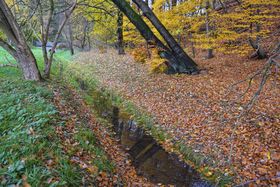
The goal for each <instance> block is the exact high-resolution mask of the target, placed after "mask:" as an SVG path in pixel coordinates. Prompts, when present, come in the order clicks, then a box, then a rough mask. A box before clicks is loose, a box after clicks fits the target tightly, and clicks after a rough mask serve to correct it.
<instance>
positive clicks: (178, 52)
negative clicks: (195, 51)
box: [133, 0, 197, 71]
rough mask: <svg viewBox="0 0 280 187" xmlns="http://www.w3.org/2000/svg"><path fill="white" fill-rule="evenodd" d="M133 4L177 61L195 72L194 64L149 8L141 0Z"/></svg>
mask: <svg viewBox="0 0 280 187" xmlns="http://www.w3.org/2000/svg"><path fill="white" fill-rule="evenodd" d="M133 2H134V3H135V4H136V5H137V6H138V7H139V8H140V9H141V10H142V12H143V14H144V16H146V17H147V18H148V19H149V20H150V22H151V23H152V24H153V25H154V27H155V28H156V29H157V31H158V32H159V33H160V34H161V36H162V37H163V38H164V40H165V41H166V43H167V45H168V46H169V48H170V49H171V51H172V52H173V53H174V55H175V57H176V58H177V60H178V61H181V63H184V64H185V66H186V68H187V69H189V70H191V71H197V68H196V66H197V65H196V63H195V62H194V61H193V60H192V59H191V58H190V57H189V56H188V55H187V54H186V52H185V51H184V50H183V49H182V47H181V46H180V45H179V44H178V43H177V41H176V40H175V39H174V37H173V36H172V35H171V34H170V33H169V32H168V30H167V29H166V28H165V27H164V25H163V24H162V23H161V22H160V20H159V19H158V18H157V17H156V15H155V14H154V13H153V11H152V10H151V9H150V7H149V6H148V5H147V4H146V3H144V2H143V1H142V0H133Z"/></svg>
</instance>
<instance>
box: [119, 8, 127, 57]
mask: <svg viewBox="0 0 280 187" xmlns="http://www.w3.org/2000/svg"><path fill="white" fill-rule="evenodd" d="M117 35H118V53H119V55H123V54H125V52H124V42H123V13H122V12H121V11H119V12H118V29H117Z"/></svg>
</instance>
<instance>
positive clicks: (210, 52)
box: [205, 1, 214, 59]
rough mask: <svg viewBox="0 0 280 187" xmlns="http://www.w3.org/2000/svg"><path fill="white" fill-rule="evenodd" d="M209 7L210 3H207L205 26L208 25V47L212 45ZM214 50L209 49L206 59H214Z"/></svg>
mask: <svg viewBox="0 0 280 187" xmlns="http://www.w3.org/2000/svg"><path fill="white" fill-rule="evenodd" d="M209 6H210V3H209V1H207V2H206V12H205V25H206V36H207V39H208V45H210V21H209ZM213 57H214V55H213V49H212V48H210V47H209V48H208V49H207V56H206V59H210V58H213Z"/></svg>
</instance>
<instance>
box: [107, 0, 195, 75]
mask: <svg viewBox="0 0 280 187" xmlns="http://www.w3.org/2000/svg"><path fill="white" fill-rule="evenodd" d="M112 2H113V3H114V4H115V5H116V6H117V7H118V8H119V9H120V10H121V11H122V12H123V13H124V14H125V15H126V16H127V17H128V19H129V20H130V21H131V22H132V24H134V25H135V27H136V28H137V30H138V31H139V32H140V34H141V35H142V36H143V37H144V38H145V40H146V41H147V42H148V43H149V44H150V45H156V46H157V49H158V51H159V55H160V56H161V57H162V58H164V59H166V60H167V65H168V67H169V70H170V73H189V74H191V73H194V72H197V71H198V70H197V68H196V64H195V63H194V64H193V65H192V66H190V67H188V66H186V64H185V62H183V61H182V60H180V58H178V57H177V55H175V53H174V51H171V50H170V49H169V48H168V47H166V46H165V45H164V44H163V43H162V42H161V41H160V40H159V39H158V38H157V37H156V36H155V34H154V33H153V32H152V31H151V29H150V28H149V26H148V25H147V24H146V23H145V21H144V20H143V19H142V18H141V16H139V15H138V14H137V13H136V12H135V11H134V10H133V9H132V8H131V6H130V5H129V3H127V2H126V1H123V0H112ZM144 4H145V3H144Z"/></svg>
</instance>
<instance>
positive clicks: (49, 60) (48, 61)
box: [41, 0, 77, 78]
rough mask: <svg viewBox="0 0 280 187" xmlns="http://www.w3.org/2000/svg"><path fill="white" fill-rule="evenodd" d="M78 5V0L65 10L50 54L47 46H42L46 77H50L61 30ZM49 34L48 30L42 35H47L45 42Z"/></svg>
mask: <svg viewBox="0 0 280 187" xmlns="http://www.w3.org/2000/svg"><path fill="white" fill-rule="evenodd" d="M50 1H52V0H50ZM76 5H77V1H75V2H74V3H73V4H72V6H71V7H70V9H69V11H68V12H65V16H64V19H63V20H62V23H61V24H60V25H59V28H58V31H57V33H56V35H55V39H54V42H53V44H52V48H51V49H50V51H49V53H50V54H49V55H47V53H48V52H47V50H46V46H44V47H42V48H43V53H44V62H45V68H44V77H45V78H49V77H50V72H51V66H52V62H53V58H54V53H55V49H56V46H57V43H58V39H59V37H60V35H61V32H62V30H63V28H64V26H65V24H66V22H67V20H68V19H69V17H70V15H71V14H72V13H73V11H74V10H75V8H76ZM41 16H42V15H41ZM51 17H52V16H51ZM46 30H47V31H48V30H49V28H46ZM48 34H49V33H48V32H46V33H45V35H43V34H42V36H45V39H43V38H42V41H43V40H44V41H45V42H47V40H46V38H48ZM45 44H46V43H45Z"/></svg>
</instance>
